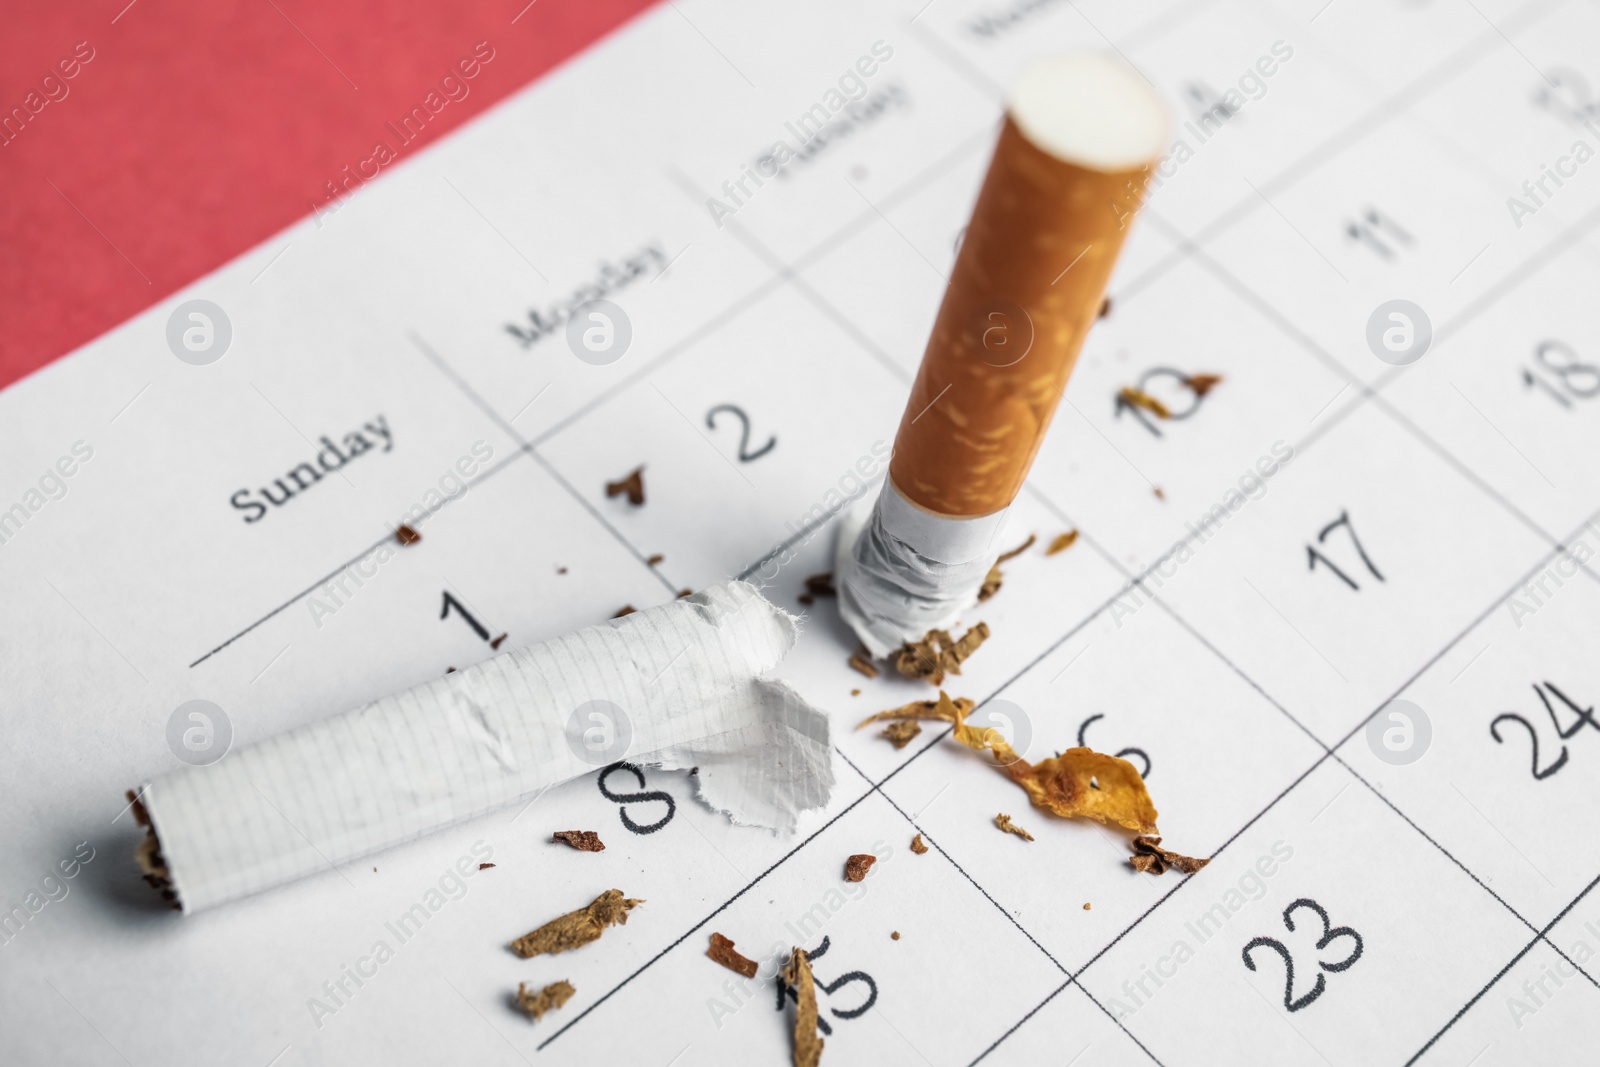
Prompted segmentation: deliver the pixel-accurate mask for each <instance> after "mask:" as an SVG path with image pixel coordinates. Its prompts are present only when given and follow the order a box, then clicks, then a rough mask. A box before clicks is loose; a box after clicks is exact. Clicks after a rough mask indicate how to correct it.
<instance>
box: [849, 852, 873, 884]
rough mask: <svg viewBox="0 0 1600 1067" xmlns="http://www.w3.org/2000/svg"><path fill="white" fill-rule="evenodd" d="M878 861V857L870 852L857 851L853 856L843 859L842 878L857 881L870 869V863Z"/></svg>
mask: <svg viewBox="0 0 1600 1067" xmlns="http://www.w3.org/2000/svg"><path fill="white" fill-rule="evenodd" d="M877 862H878V857H876V856H874V855H873V854H872V853H870V852H857V853H856V854H855V855H854V856H851V857H850V858H849V859H847V860H845V861H844V880H845V881H847V882H859V881H861V880H862V879H863V878H865V877H866V876H867V872H868V871H870V870H872V865H873V864H874V863H877Z"/></svg>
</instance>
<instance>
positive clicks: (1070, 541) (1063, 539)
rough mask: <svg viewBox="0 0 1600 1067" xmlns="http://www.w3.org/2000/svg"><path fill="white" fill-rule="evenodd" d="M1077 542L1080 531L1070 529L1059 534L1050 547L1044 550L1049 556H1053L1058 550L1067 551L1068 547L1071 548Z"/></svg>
mask: <svg viewBox="0 0 1600 1067" xmlns="http://www.w3.org/2000/svg"><path fill="white" fill-rule="evenodd" d="M1077 543H1078V531H1077V530H1068V531H1067V532H1066V533H1064V534H1060V535H1058V536H1057V537H1056V539H1055V540H1054V541H1051V542H1050V547H1049V548H1047V549H1045V550H1044V554H1045V555H1047V556H1053V555H1055V554H1056V553H1057V552H1065V551H1066V550H1067V549H1069V548H1071V547H1072V546H1073V545H1075V544H1077Z"/></svg>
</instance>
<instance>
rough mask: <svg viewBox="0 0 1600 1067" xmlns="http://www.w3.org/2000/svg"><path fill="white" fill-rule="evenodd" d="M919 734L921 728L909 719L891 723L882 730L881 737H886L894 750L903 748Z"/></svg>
mask: <svg viewBox="0 0 1600 1067" xmlns="http://www.w3.org/2000/svg"><path fill="white" fill-rule="evenodd" d="M921 732H922V727H921V726H920V725H918V724H917V723H916V722H913V721H911V720H909V719H908V720H904V721H901V722H892V723H890V724H889V725H888V726H885V727H884V728H883V736H884V737H887V738H888V739H889V742H890V743H891V744H893V745H894V747H895V748H905V747H906V746H907V745H909V744H910V743H911V741H912V739H913V738H915V737H916V736H917V735H918V734H920V733H921Z"/></svg>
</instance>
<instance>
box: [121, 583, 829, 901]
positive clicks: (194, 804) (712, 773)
mask: <svg viewBox="0 0 1600 1067" xmlns="http://www.w3.org/2000/svg"><path fill="white" fill-rule="evenodd" d="M798 633H799V631H798V627H797V620H796V619H795V618H794V617H793V616H791V615H789V614H788V613H786V612H784V611H783V610H781V609H779V608H777V607H775V606H773V605H772V604H770V603H768V602H767V600H766V599H764V598H763V597H762V596H761V594H760V593H759V592H757V591H756V589H755V588H754V587H753V586H750V585H748V584H746V583H743V582H729V583H726V584H724V585H719V586H715V587H713V588H711V589H707V590H705V591H704V592H701V593H698V594H696V595H694V596H692V597H688V598H685V599H683V600H678V601H674V602H673V603H670V604H666V605H663V606H661V607H657V608H650V609H647V610H645V611H640V612H636V613H634V614H631V615H628V616H626V617H624V618H621V619H615V620H612V621H611V622H608V623H604V624H601V625H598V626H591V627H589V628H587V629H584V630H579V631H578V632H576V633H573V634H569V635H567V636H565V637H562V638H558V639H557V640H554V641H549V642H546V643H544V644H540V645H534V646H532V647H529V648H523V649H517V650H515V651H512V652H507V653H504V654H502V655H499V656H496V657H495V658H493V659H490V660H487V661H485V662H483V663H480V664H478V665H476V666H473V667H468V668H466V669H464V670H461V671H457V672H455V673H453V674H448V675H446V676H445V677H443V678H441V679H438V680H437V681H433V682H428V683H427V684H425V685H420V686H417V687H416V688H414V689H408V690H406V691H404V692H401V693H395V694H393V695H391V696H387V697H384V698H382V699H380V700H376V701H373V702H372V703H371V704H368V705H366V706H365V707H361V708H357V709H355V710H354V711H350V712H346V713H345V714H343V715H337V716H334V717H333V718H330V719H326V720H324V721H322V722H319V723H315V724H312V725H309V726H305V727H302V728H301V729H298V730H293V731H291V732H289V733H286V734H282V735H279V736H277V737H273V738H269V739H268V740H266V741H263V742H261V743H259V744H255V745H251V746H250V747H248V748H244V749H241V750H239V751H237V752H232V753H230V754H229V755H227V756H226V757H224V758H223V759H222V760H220V761H219V762H217V763H215V764H212V765H211V766H208V767H188V768H184V769H182V770H178V771H174V772H172V773H170V774H165V775H162V776H161V777H159V778H156V779H155V780H154V781H151V782H149V783H148V784H146V785H145V786H144V789H143V790H142V801H143V804H144V808H145V810H146V811H147V812H148V814H149V816H150V820H151V823H152V825H153V827H154V830H155V833H156V836H157V838H158V839H159V843H160V850H161V857H162V859H163V861H164V865H165V867H166V871H167V878H168V880H169V881H170V883H171V888H172V889H173V891H174V892H175V893H176V894H177V897H178V901H179V903H180V905H181V907H182V908H183V910H184V911H185V912H186V913H188V912H196V911H201V910H203V909H205V908H210V907H214V906H216V905H218V904H223V903H226V902H228V901H230V900H236V899H238V898H240V897H243V896H247V895H249V894H251V893H256V892H260V891H261V890H264V889H269V888H271V887H273V886H278V885H282V884H284V883H286V882H290V881H293V880H295V879H298V878H303V877H305V876H307V875H311V874H316V873H318V872H326V871H327V870H328V869H329V868H330V867H336V866H337V865H339V864H341V863H345V862H347V861H351V860H355V859H358V858H360V857H362V856H365V855H369V854H371V853H374V852H378V851H380V850H382V849H386V848H390V847H392V846H394V845H398V844H402V843H404V842H407V841H411V840H414V839H415V838H418V837H421V836H422V835H424V834H427V833H431V832H433V831H435V830H440V829H443V828H445V827H448V826H453V825H455V824H457V823H461V822H464V821H466V820H468V819H472V818H475V817H477V816H479V815H482V814H484V813H486V812H490V811H493V810H495V809H497V808H502V807H507V806H510V805H513V804H517V803H525V802H526V801H528V800H529V799H530V798H532V797H534V796H536V795H538V794H539V793H540V792H542V791H543V790H546V789H548V788H550V787H552V786H555V785H558V784H560V783H562V782H565V781H567V780H569V779H572V778H576V777H578V776H580V775H583V774H586V773H588V772H590V771H593V770H595V769H596V768H597V767H600V766H604V765H606V764H610V763H614V762H617V761H619V760H623V759H626V760H628V761H629V762H632V763H636V764H649V765H655V766H660V767H665V768H668V769H681V768H687V767H698V768H699V772H698V774H697V775H696V779H695V780H696V781H697V782H698V784H699V793H700V798H701V799H702V800H704V801H705V802H706V803H707V804H709V805H710V806H712V807H713V808H716V809H718V810H721V811H724V812H727V813H728V814H729V815H730V816H731V817H732V818H733V820H734V821H735V822H738V823H742V824H747V825H756V826H764V827H768V828H771V829H774V830H783V831H791V830H793V829H794V828H795V825H796V821H797V817H798V815H799V814H800V813H801V812H803V811H807V810H810V809H813V808H819V807H822V806H823V805H825V804H826V803H827V801H828V795H829V793H830V791H831V789H832V787H833V769H832V762H831V758H830V757H831V748H830V743H829V738H828V719H827V716H826V714H824V713H823V712H822V711H821V710H819V709H818V708H815V707H813V706H812V705H810V704H808V703H807V702H806V701H805V699H804V698H802V697H801V696H800V695H799V694H798V693H796V692H795V691H794V690H793V689H791V688H789V686H787V685H786V684H784V683H783V682H779V681H775V680H772V679H768V678H764V677H762V676H763V675H764V674H765V672H767V671H768V670H770V669H771V668H772V667H774V666H775V665H776V664H777V663H778V661H779V660H781V659H782V658H783V657H784V655H785V654H786V653H787V652H788V651H789V649H790V648H791V647H793V645H794V642H795V639H796V637H797V636H798Z"/></svg>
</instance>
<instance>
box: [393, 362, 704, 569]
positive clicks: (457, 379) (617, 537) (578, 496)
mask: <svg viewBox="0 0 1600 1067" xmlns="http://www.w3.org/2000/svg"><path fill="white" fill-rule="evenodd" d="M407 336H409V337H410V338H411V343H412V344H414V345H416V346H417V349H418V350H419V351H421V352H422V354H423V355H424V356H426V357H427V358H428V362H430V363H432V364H433V365H434V368H435V369H436V370H438V371H439V373H441V374H443V375H444V376H445V377H446V378H448V379H449V380H450V381H451V382H453V383H454V384H455V386H456V388H457V389H459V390H461V392H462V394H463V395H464V396H466V398H467V399H468V400H469V401H471V402H472V403H473V404H474V405H476V406H477V408H478V410H479V411H481V412H483V413H484V414H485V415H487V416H488V417H489V419H490V421H491V422H493V423H494V424H495V425H497V426H498V427H499V428H500V432H501V433H503V434H505V435H506V436H508V437H510V438H511V440H513V441H514V442H516V444H517V447H518V449H519V450H520V451H521V452H523V453H526V454H527V456H528V457H529V458H530V459H532V460H533V461H534V462H535V463H537V464H539V466H541V467H543V468H544V470H545V473H547V474H549V475H550V477H552V478H554V479H555V480H556V482H557V484H559V485H560V486H561V488H562V489H564V490H566V492H567V495H568V496H570V497H572V499H573V501H574V502H576V503H577V505H578V506H579V507H581V508H583V510H584V511H586V512H588V513H589V517H590V518H591V519H593V520H594V521H595V522H597V523H599V524H600V526H601V527H602V528H603V529H604V530H605V531H606V533H608V534H610V535H611V538H612V539H613V540H614V541H616V542H617V544H619V545H621V546H622V547H623V548H625V549H627V550H628V552H629V554H630V555H632V556H633V558H634V559H635V560H637V561H638V563H639V565H640V566H642V567H644V569H645V570H646V571H648V572H649V573H650V574H651V575H652V576H654V578H655V580H656V581H658V582H660V583H661V585H662V586H663V587H664V588H665V589H666V590H667V592H669V593H671V594H673V595H674V596H676V595H677V592H678V588H679V587H678V586H676V585H674V584H673V583H672V581H671V580H669V579H668V578H667V576H666V575H665V574H663V573H662V570H661V568H660V567H659V566H654V565H652V564H651V563H650V561H649V560H648V559H647V558H646V556H645V554H644V553H643V552H641V551H640V550H639V549H638V547H636V546H635V545H634V544H633V542H631V541H629V540H628V539H627V538H626V537H624V536H623V535H622V531H621V530H619V529H617V528H616V526H615V525H613V524H612V523H611V521H610V520H608V519H607V518H606V517H605V516H604V515H602V514H600V511H599V509H597V508H596V507H595V506H594V504H593V503H592V502H591V501H590V500H589V498H588V497H586V496H584V495H583V494H582V493H580V492H578V489H577V487H576V486H574V485H573V484H572V483H571V482H569V481H568V480H567V477H566V475H564V474H562V473H561V472H560V471H559V470H557V469H556V468H555V466H554V465H553V464H552V463H551V462H550V461H549V460H548V459H546V458H545V457H544V456H543V455H541V454H540V453H539V450H538V448H537V447H536V446H535V445H533V444H532V443H530V442H529V441H528V439H527V438H525V437H523V436H522V434H520V433H519V432H517V428H516V427H515V426H513V425H511V423H510V422H509V421H508V420H507V419H506V418H504V417H503V416H502V415H501V414H500V413H499V412H498V411H496V410H495V409H494V407H493V406H492V405H490V404H489V402H488V401H487V400H485V399H484V398H483V396H482V395H481V394H480V393H479V392H478V391H477V390H476V389H474V388H473V387H472V386H471V385H470V384H469V383H468V382H467V380H466V379H465V378H463V377H461V375H460V374H458V373H456V370H455V368H454V367H452V366H450V364H449V363H448V362H446V361H445V359H444V357H443V356H441V355H439V353H438V352H436V351H434V349H433V347H432V346H431V345H429V344H428V343H427V342H426V341H424V340H423V339H422V337H421V336H419V335H418V334H417V333H416V332H415V331H408V333H407Z"/></svg>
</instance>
